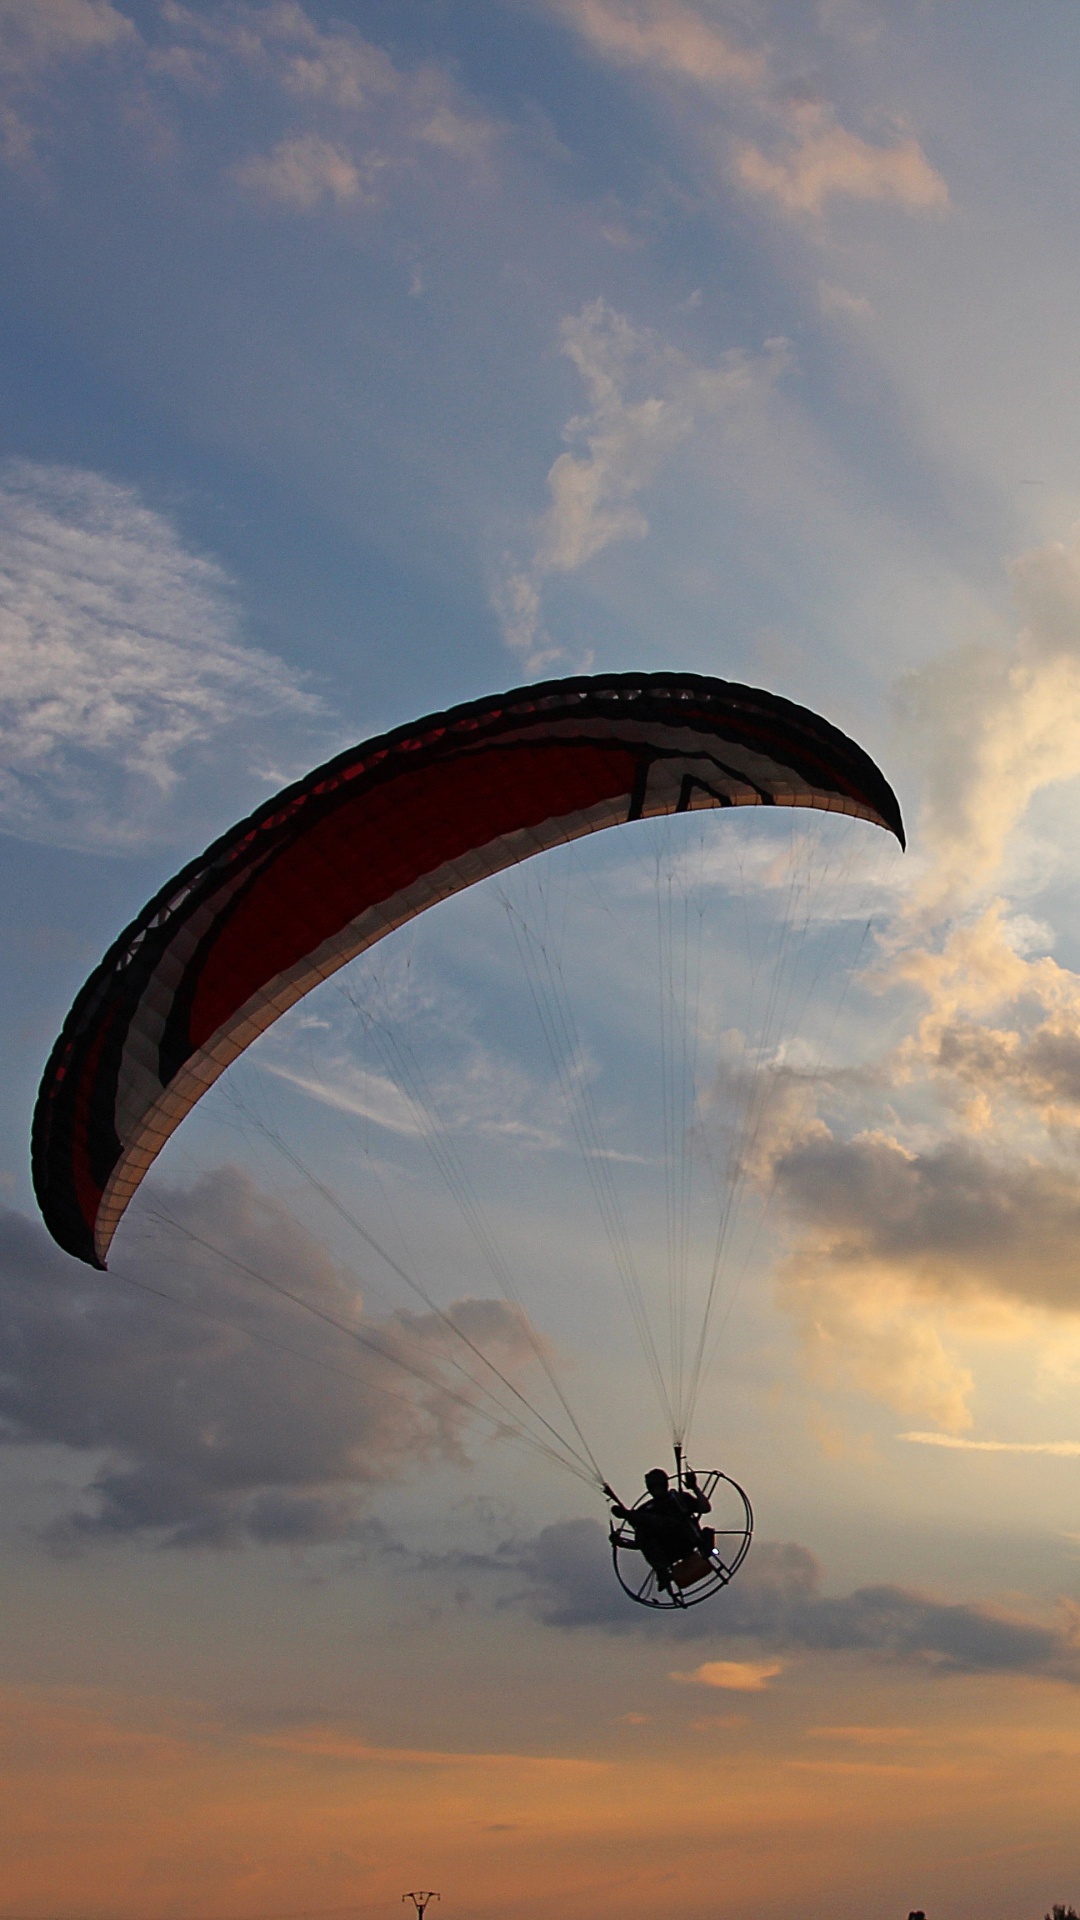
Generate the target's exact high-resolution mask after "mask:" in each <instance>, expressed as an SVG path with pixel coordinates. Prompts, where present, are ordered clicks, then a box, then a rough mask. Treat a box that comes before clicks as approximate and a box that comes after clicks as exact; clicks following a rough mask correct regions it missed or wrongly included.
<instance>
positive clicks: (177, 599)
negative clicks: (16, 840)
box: [0, 463, 319, 847]
mask: <svg viewBox="0 0 1080 1920" xmlns="http://www.w3.org/2000/svg"><path fill="white" fill-rule="evenodd" d="M0 530H2V534H3V548H2V553H3V559H2V566H0V670H2V671H0V684H2V688H3V692H2V697H0V822H2V823H3V825H4V826H5V827H6V828H7V829H8V830H9V831H11V832H14V833H17V834H22V835H25V836H27V837H29V838H34V839H37V838H41V839H48V840H57V841H60V842H62V843H65V844H68V845H82V846H87V845H89V846H100V847H123V846H132V845H137V844H139V843H140V842H142V841H144V840H146V839H148V838H152V837H154V836H156V835H157V834H158V833H159V832H161V831H162V830H163V817H164V802H165V801H166V800H167V798H168V796H169V794H170V793H171V791H172V790H173V789H174V788H175V787H176V786H177V783H178V782H179V781H180V780H181V778H182V775H183V773H184V770H185V767H186V766H187V765H189V764H190V763H191V762H192V760H193V758H194V757H195V756H196V755H201V756H202V757H203V759H205V754H206V752H207V751H208V750H209V749H210V747H211V745H212V743H213V742H214V741H215V739H217V738H218V737H221V739H222V741H223V742H224V740H225V738H226V737H227V738H228V741H229V747H230V752H231V756H233V757H235V755H236V754H237V753H238V752H242V753H244V756H245V758H246V756H247V751H248V748H249V747H251V748H254V747H260V748H261V749H262V750H265V748H266V746H267V744H268V743H269V742H271V741H272V739H273V729H272V728H271V730H270V731H268V727H267V723H269V722H273V721H274V720H275V719H276V722H277V726H278V727H279V728H280V725H281V722H282V720H284V721H286V722H289V721H291V722H293V723H294V724H295V722H296V720H303V719H305V718H311V717H314V716H315V715H316V714H317V713H318V712H319V702H318V701H316V700H315V699H314V698H313V696H312V695H311V694H309V693H306V692H304V691H303V689H302V688H301V687H300V685H299V684H298V682H297V680H296V678H295V676H294V675H293V674H292V673H291V671H290V670H289V669H288V668H287V667H286V666H285V665H284V664H283V663H282V662H281V661H279V660H275V659H274V658H273V657H272V656H271V655H269V654H265V653H261V652H259V651H257V650H256V649H255V648H253V647H247V646H244V645H243V644H241V641H240V639H239V631H238V621H237V615H236V610H235V606H234V603H233V599H232V595H231V592H230V588H229V582H228V580H227V578H226V576H225V575H224V573H223V572H222V570H221V569H220V567H218V566H217V565H216V564H215V563H214V562H213V561H212V560H209V559H206V558H204V557H203V556H201V555H199V554H196V553H192V552H191V551H190V550H189V549H188V548H186V547H185V546H184V544H183V542H182V541H181V540H180V538H179V536H178V535H177V533H176V531H175V529H174V528H173V527H172V525H171V524H170V522H169V521H168V520H167V519H166V518H165V517H164V516H163V515H162V514H160V513H156V512H154V511H153V510H152V509H151V508H149V507H147V506H145V505H144V504H143V503H142V501H141V500H140V498H139V496H138V494H137V493H136V492H135V491H134V490H133V489H132V488H128V487H123V486H119V485H117V484H116V483H115V482H114V481H111V480H107V479H105V478H103V477H102V476H101V475H99V474H95V473H87V472H82V471H79V470H76V469H74V468H68V467H43V466H33V465H29V464H24V463H9V464H8V465H6V466H4V467H3V468H0ZM238 729H239V731H240V736H241V737H240V738H239V739H238V737H237V730H238ZM203 771H204V777H205V766H204V768H203Z"/></svg>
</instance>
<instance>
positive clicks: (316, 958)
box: [33, 673, 904, 1267]
mask: <svg viewBox="0 0 1080 1920" xmlns="http://www.w3.org/2000/svg"><path fill="white" fill-rule="evenodd" d="M745 806H753V807H759V806H786V807H811V808H818V809H821V810H824V811H828V812H833V813H844V814H849V815H852V816H854V817H857V818H859V819H863V820H867V821H870V822H871V823H873V824H874V825H876V826H880V827H884V828H885V829H887V830H888V831H889V832H890V833H893V834H895V836H896V838H897V839H898V840H899V842H900V844H901V845H903V844H904V832H903V825H902V822H901V817H900V810H899V807H898V805H897V802H896V797H895V795H894V794H893V791H892V789H891V787H890V786H889V784H888V782H887V781H886V780H885V778H884V777H883V775H882V774H881V773H880V771H879V770H878V768H877V767H876V766H875V764H874V762H873V761H872V760H871V759H870V758H869V757H868V755H867V754H866V753H864V752H863V750H862V749H861V748H860V747H858V746H857V745H856V744H855V743H854V742H853V741H851V740H849V739H848V738H846V736H845V735H844V734H842V733H840V732H839V731H838V730H837V729H836V728H835V727H832V726H830V725H829V724H828V722H827V721H825V720H822V719H820V718H819V717H818V716H817V715H815V714H813V713H810V712H808V711H807V710H806V709H805V708H803V707H798V706H794V705H792V704H791V703H790V702H789V701H786V700H782V699H780V698H778V697H777V696H776V695H774V694H770V693H765V692H760V691H756V690H754V689H752V688H749V687H743V686H738V685H733V684H731V683H729V682H726V681H723V680H716V679H711V678H706V677H703V676H700V675H695V674H675V673H660V674H638V673H624V674H604V675H597V676H589V677H577V678H573V679H565V680H556V681H547V682H544V683H542V684H540V685H537V686H532V687H524V688H518V689H516V690H515V691H513V692H510V693H507V694H503V695H500V696H497V697H492V698H488V699H484V700H478V701H472V702H470V703H468V704H466V705H463V706H459V707H455V708H452V709H451V710H450V711H449V712H447V713H441V714H435V715H430V716H428V717H427V718H425V719H422V720H419V721H417V722H416V723H415V724H413V725H411V726H407V727H399V728H397V729H396V730H395V731H394V732H392V733H388V734H385V735H383V736H381V737H379V738H377V739H374V740H370V741H367V742H365V743H364V744H363V745H361V746H358V747H355V748H351V749H349V750H348V751H347V752H345V753H342V754H339V755H338V756H337V758H336V759H334V760H331V761H329V762H328V763H327V764H326V765H325V766H322V767H319V768H317V769H316V770H315V771H314V772H313V773H311V774H309V775H308V776H307V778H306V779H304V780H301V781H299V782H297V784H296V785H294V786H292V787H289V788H287V789H286V790H285V791H284V792H283V793H281V794H279V795H277V796H276V797H275V798H274V799H272V800H270V801H268V802H267V803H266V804H265V805H264V806H262V807H260V808H259V809H258V810H257V811H256V812H255V813H254V814H252V815H251V816H250V818H249V819H247V820H244V821H242V822H241V823H240V824H239V825H238V826H236V827H234V828H233V829H232V830H231V831H230V832H228V833H226V834H224V835H223V836H222V837H221V839H219V840H217V841H216V842H215V843H214V844H213V846H211V847H210V848H209V849H208V850H207V852H206V853H205V854H203V855H201V856H200V857H199V858H198V859H196V860H193V861H192V862H191V863H190V864H189V865H188V866H186V867H185V868H184V869H183V870H182V872H180V873H179V874H177V876H176V877H175V879H173V880H171V881H170V882H169V883H168V885H167V886H165V887H164V888H162V890H161V892H160V893H159V894H158V895H157V896H156V897H155V898H154V899H153V900H152V901H150V903H149V904H148V906H147V907H146V908H145V909H144V911H143V912H142V913H141V914H140V915H139V916H138V918H137V919H136V920H135V921H134V922H133V923H132V924H131V926H129V927H128V928H127V929H126V930H125V931H124V933H122V934H121V936H120V938H119V939H118V940H117V941H116V943H115V945H114V946H113V947H112V948H111V949H110V951H109V952H108V953H107V954H106V956H105V958H104V960H103V961H102V963H101V965H100V966H99V967H98V968H97V969H96V970H95V972H94V973H93V974H92V975H91V976H90V979H89V980H88V981H87V983H86V985H85V986H84V987H83V989H82V991H81V992H80V994H79V995H78V997H77V999H76V1001H75V1004H74V1006H73V1007H72V1009H71V1012H70V1014H69V1015H68V1018H67V1020H66V1022H65V1024H64V1028H63V1031H62V1033H61V1035H60V1038H59V1040H58V1041H57V1043H56V1046H55V1047H54V1049H53V1052H52V1056H51V1058H50V1060H49V1063H48V1066H47V1067H46V1070H45V1074H44V1078H43V1080H42V1085H41V1090H40V1093H39V1096H38V1102H37V1108H36V1111H35V1116H34V1131H33V1173H34V1184H35V1190H36V1193H37V1197H38V1201H39V1204H40V1206H41V1210H42V1213H43V1215H44V1218H45V1222H46V1225H47V1226H48V1228H49V1231H50V1232H51V1233H52V1235H53V1237H54V1238H55V1239H56V1240H57V1241H58V1242H59V1243H60V1245H61V1246H62V1247H65V1248H66V1249H67V1250H68V1251H69V1252H70V1253H73V1254H75V1255H77V1256H78V1257H79V1258H80V1259H82V1260H85V1261H88V1262H89V1263H90V1264H91V1265H94V1266H99V1267H100V1266H104V1264H105V1261H106V1258H107V1255H108V1250H109V1246H110V1243H111V1241H112V1238H113V1235H114V1233H115V1232H116V1228H117V1226H118V1224H119V1222H120V1220H121V1218H122V1216H123V1213H124V1211H125V1208H126V1207H127V1205H128V1203H129V1201H130V1200H131V1198H132V1196H133V1194H134V1193H135V1192H136V1191H137V1189H138V1187H139V1184H140V1182H141V1180H142V1179H143V1176H144V1175H145V1173H146V1171H147V1169H148V1168H149V1167H150V1165H151V1164H152V1162H153V1161H154V1159H155V1157H156V1156H157V1154H158V1153H159V1152H160V1151H161V1149H162V1147H163V1146H164V1145H165V1142H166V1141H167V1140H168V1138H169V1136H170V1135H171V1134H172V1132H173V1131H174V1129H175V1128H176V1127H177V1126H179V1124H180V1122H181V1121H182V1120H183V1118H184V1116H185V1115H186V1114H187V1113H188V1112H189V1110H190V1109H191V1107H192V1106H194V1104H195V1103H196V1101H198V1100H199V1099H200V1097H201V1096H202V1094H203V1093H205V1092H206V1090H207V1088H208V1087H209V1086H211V1085H212V1083H213V1082H214V1081H215V1080H216V1079H217V1077H218V1076H219V1074H221V1073H222V1072H223V1071H224V1069H225V1068H226V1067H227V1066H228V1065H229V1064H230V1063H231V1062H232V1061H233V1060H235V1059H236V1058H237V1056H238V1055H239V1054H241V1053H242V1052H243V1050H244V1049H245V1048H246V1047H248V1046H249V1045H250V1044H251V1042H252V1041H253V1040H255V1039H256V1038H257V1037H258V1036H259V1035H260V1034H261V1033H263V1032H264V1031H265V1030H266V1029H267V1028H268V1027H270V1026H271V1025H272V1023H273V1022H274V1021H275V1020H277V1019H278V1018H279V1016H280V1015H281V1014H283V1013H285V1012H286V1011H287V1009H288V1008H289V1007H291V1006H293V1005H294V1004H295V1003H296V1001H298V1000H299V999H301V998H302V996H303V995H304V994H306V993H308V992H309V991H310V990H311V989H312V988H313V987H315V986H317V985H318V984H319V983H320V982H321V981H323V980H325V979H327V978H328V977H329V976H330V975H331V974H333V973H334V972H335V971H336V970H337V969H338V968H340V967H342V966H344V965H345V964H346V963H347V962H348V961H350V960H352V959H353V958H354V957H355V956H356V955H358V954H360V953H362V952H363V951H364V950H365V949H366V948H368V947H371V946H372V945H374V943H375V942H376V941H378V940H381V939H383V938H384V937H385V936H386V935H387V934H388V933H390V932H392V931H393V930H394V929H395V928H397V927H399V926H401V925H403V924H404V923H405V922H406V921H408V920H410V919H412V918H413V917H414V916H415V915H417V914H419V913H421V912H423V910H424V909H425V908H427V907H429V906H432V905H433V904H435V903H436V902H437V901H440V900H444V899H446V898H448V897H449V896H450V895H452V894H455V893H457V892H460V891H461V890H462V889H464V888H466V887H469V886H471V885H472V884H473V883H474V882H476V881H478V880H481V879H483V878H485V877H486V876H488V875H491V874H494V873H497V872H499V871H500V870H502V869H504V868H507V867H509V866H512V865H514V864H515V863H517V862H520V861H522V860H525V859H527V858H528V857H529V856H531V855H532V854H535V853H540V852H543V851H545V850H547V849H550V848H552V847H555V846H556V845H558V844H560V843H564V842H567V841H571V840H574V839H577V838H579V837H581V836H582V835H585V834H590V833H595V832H597V831H599V830H600V829H601V828H605V827H613V826H619V825H622V824H624V823H626V822H629V821H634V820H639V819H645V818H650V817H655V816H659V815H664V814H673V813H681V812H690V811H695V810H697V809H699V808H710V807H745Z"/></svg>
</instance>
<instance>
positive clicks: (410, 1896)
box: [401, 1893, 442, 1920]
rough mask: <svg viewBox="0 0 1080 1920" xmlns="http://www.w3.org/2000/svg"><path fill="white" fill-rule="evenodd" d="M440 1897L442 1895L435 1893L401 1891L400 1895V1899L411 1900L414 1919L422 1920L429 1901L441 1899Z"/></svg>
mask: <svg viewBox="0 0 1080 1920" xmlns="http://www.w3.org/2000/svg"><path fill="white" fill-rule="evenodd" d="M441 1897H442V1896H441V1895H440V1894H437V1893H403V1894H402V1896H401V1898H402V1900H411V1901H412V1903H413V1906H414V1907H415V1908H416V1920H424V1915H425V1913H426V1912H427V1910H428V1906H429V1905H430V1903H431V1901H432V1900H438V1899H441Z"/></svg>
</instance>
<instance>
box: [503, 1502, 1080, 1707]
mask: <svg viewBox="0 0 1080 1920" xmlns="http://www.w3.org/2000/svg"><path fill="white" fill-rule="evenodd" d="M489 1567H490V1569H491V1570H492V1571H496V1572H498V1573H500V1574H502V1575H504V1576H505V1574H506V1573H508V1572H517V1573H518V1574H519V1575H520V1574H524V1575H525V1577H526V1586H525V1588H524V1589H523V1591H522V1592H521V1593H520V1594H519V1604H523V1605H525V1606H526V1607H527V1608H528V1609H529V1611H531V1612H532V1613H533V1614H534V1615H535V1616H536V1617H537V1618H538V1619H539V1620H541V1621H542V1622H543V1623H544V1624H545V1625H547V1626H551V1627H558V1628H563V1629H566V1630H570V1629H578V1628H586V1627H592V1628H597V1629H601V1630H603V1631H605V1632H610V1633H632V1632H635V1631H639V1632H640V1631H648V1632H649V1633H650V1634H655V1632H656V1630H657V1624H658V1623H657V1617H656V1616H655V1615H651V1614H650V1615H647V1616H645V1615H643V1614H642V1611H641V1609H639V1608H635V1607H634V1606H633V1605H632V1604H630V1603H629V1602H628V1601H627V1600H626V1598H625V1596H624V1595H623V1594H622V1593H621V1591H620V1589H619V1588H618V1587H617V1586H616V1584H615V1582H614V1580H613V1578H612V1575H611V1565H610V1554H609V1550H608V1547H607V1540H606V1536H605V1533H604V1530H603V1528H602V1527H601V1526H600V1525H599V1523H598V1522H597V1521H595V1520H569V1521H563V1522H561V1523H560V1524H558V1525H556V1526H552V1527H546V1528H545V1529H544V1530H543V1532H541V1533H540V1534H538V1535H537V1536H536V1538H535V1540H533V1541H531V1542H529V1543H528V1544H527V1545H526V1546H525V1547H523V1548H520V1549H517V1550H515V1551H513V1552H509V1551H507V1552H504V1554H503V1555H502V1556H500V1557H499V1559H498V1560H495V1561H491V1562H489ZM663 1624H664V1627H665V1629H666V1630H668V1631H669V1632H670V1633H672V1634H673V1635H674V1636H675V1637H676V1639H678V1640H686V1639H695V1640H702V1639H710V1640H713V1641H716V1640H719V1641H721V1642H723V1643H727V1642H730V1641H732V1640H740V1639H741V1640H750V1641H753V1642H756V1643H757V1644H758V1645H759V1646H760V1647H761V1648H762V1649H763V1650H765V1651H766V1652H767V1653H770V1654H773V1653H775V1654H777V1655H784V1654H787V1653H793V1652H800V1651H802V1652H811V1653H819V1654H849V1653H861V1654H864V1655H866V1656H867V1657H868V1658H871V1659H878V1660H883V1661H886V1662H888V1663H890V1664H900V1665H904V1666H915V1667H921V1668H922V1669H924V1670H925V1671H927V1672H929V1673H933V1674H939V1675H948V1674H963V1673H984V1674H998V1675H1007V1674H1029V1675H1037V1676H1040V1677H1043V1678H1047V1679H1053V1680H1060V1681H1064V1682H1067V1683H1068V1684H1070V1685H1073V1686H1075V1685H1078V1684H1080V1638H1078V1625H1077V1620H1076V1619H1075V1618H1074V1615H1073V1613H1072V1612H1071V1611H1070V1608H1069V1607H1068V1606H1064V1607H1063V1609H1062V1613H1061V1617H1060V1619H1059V1620H1057V1621H1054V1622H1051V1623H1049V1624H1048V1623H1046V1622H1044V1621H1041V1620H1035V1619H1031V1618H1029V1617H1027V1616H1025V1615H1022V1614H1017V1613H1011V1612H1006V1611H1004V1610H1002V1609H999V1608H995V1607H991V1606H986V1605H982V1604H978V1603H958V1602H949V1601H940V1600H936V1599H934V1598H932V1597H931V1596H929V1595H926V1594H922V1593H919V1592H916V1591H914V1590H912V1589H910V1588H907V1587H897V1586H884V1585H883V1586H871V1587H858V1588H856V1589H855V1591H854V1592H852V1593H848V1594H841V1595H835V1596H834V1595H828V1594H825V1593H823V1592H822V1568H821V1566H820V1564H819V1562H818V1561H817V1560H816V1559H815V1557H814V1555H813V1554H812V1553H810V1552H809V1551H808V1549H807V1548H806V1547H801V1546H797V1545H795V1544H794V1543H787V1544H779V1543H773V1542H758V1543H756V1544H755V1546H754V1548H753V1549H752V1551H751V1554H750V1557H749V1559H748V1560H747V1562H746V1565H745V1566H744V1567H743V1568H742V1570H741V1571H740V1573H739V1576H738V1578H737V1579H736V1580H733V1581H732V1583H731V1585H730V1586H729V1587H726V1588H725V1590H724V1593H723V1596H722V1598H721V1599H720V1600H719V1601H718V1602H717V1605H716V1606H715V1607H699V1608H696V1609H694V1610H692V1611H687V1612H686V1613H683V1614H672V1615H670V1616H665V1617H664V1623H663ZM781 1664H782V1662H781V1660H779V1659H776V1660H772V1659H768V1660H765V1661H763V1662H757V1661H754V1662H743V1661H738V1660H735V1661H729V1660H726V1659H725V1660H717V1661H711V1660H710V1661H706V1662H705V1663H704V1665H703V1666H702V1667H700V1668H699V1669H697V1672H696V1675H692V1676H691V1678H697V1679H699V1680H701V1676H703V1675H705V1674H708V1673H709V1672H710V1671H715V1672H717V1673H720V1674H723V1673H725V1672H735V1673H739V1672H744V1671H746V1670H747V1668H757V1669H758V1670H759V1671H763V1669H764V1668H766V1667H769V1668H773V1669H777V1668H779V1667H780V1665H781ZM701 1684H705V1685H708V1684H713V1685H716V1684H723V1682H722V1681H721V1682H717V1681H712V1682H709V1681H707V1680H701ZM755 1690H756V1688H755Z"/></svg>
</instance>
